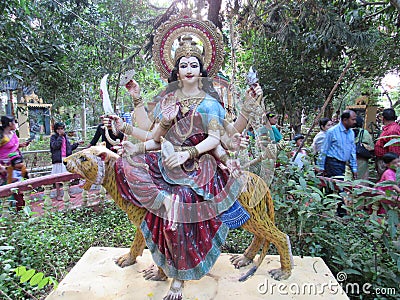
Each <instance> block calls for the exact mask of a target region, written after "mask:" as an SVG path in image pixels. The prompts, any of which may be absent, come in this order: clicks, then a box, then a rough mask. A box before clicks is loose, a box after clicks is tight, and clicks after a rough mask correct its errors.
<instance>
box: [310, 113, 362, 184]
mask: <svg viewBox="0 0 400 300" xmlns="http://www.w3.org/2000/svg"><path fill="white" fill-rule="evenodd" d="M356 118H357V115H356V113H355V112H354V111H352V110H345V111H343V113H342V114H341V116H340V122H339V123H338V124H337V125H335V126H333V127H331V128H330V129H328V131H327V132H326V136H325V140H324V143H323V145H322V149H321V154H320V157H319V160H318V168H319V170H321V171H323V172H324V174H325V175H326V176H327V177H333V176H344V173H345V168H346V163H347V162H349V165H350V169H351V171H352V173H353V177H354V179H357V159H356V144H355V143H354V132H353V130H352V129H351V128H353V127H354V126H355V124H356Z"/></svg>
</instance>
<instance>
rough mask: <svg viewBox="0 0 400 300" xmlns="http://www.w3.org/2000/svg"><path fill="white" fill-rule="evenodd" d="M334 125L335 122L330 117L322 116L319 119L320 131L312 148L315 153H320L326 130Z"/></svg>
mask: <svg viewBox="0 0 400 300" xmlns="http://www.w3.org/2000/svg"><path fill="white" fill-rule="evenodd" d="M332 126H333V122H332V121H331V119H329V118H322V119H320V120H319V128H320V129H321V131H320V132H318V133H317V135H316V136H315V137H314V139H313V142H312V145H311V147H312V149H313V152H314V154H315V155H318V154H319V153H320V152H321V148H322V144H323V143H324V140H325V135H326V131H327V130H328V129H329V128H331V127H332Z"/></svg>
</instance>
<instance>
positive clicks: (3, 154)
mask: <svg viewBox="0 0 400 300" xmlns="http://www.w3.org/2000/svg"><path fill="white" fill-rule="evenodd" d="M16 130H17V121H16V120H15V118H14V117H13V116H2V117H1V126H0V165H1V166H4V167H6V166H9V165H10V163H11V159H10V156H9V154H11V153H18V154H19V155H21V153H20V150H19V148H22V147H26V146H28V145H29V141H26V142H23V143H20V142H19V138H18V136H17V134H16V133H15V131H16ZM6 176H7V175H6V173H4V172H3V173H1V180H2V184H5V183H6V182H7V178H6Z"/></svg>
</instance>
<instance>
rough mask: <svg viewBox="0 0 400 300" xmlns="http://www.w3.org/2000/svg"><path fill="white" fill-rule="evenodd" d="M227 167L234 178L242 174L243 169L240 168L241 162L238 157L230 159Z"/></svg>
mask: <svg viewBox="0 0 400 300" xmlns="http://www.w3.org/2000/svg"><path fill="white" fill-rule="evenodd" d="M226 167H227V168H228V170H229V172H230V173H231V175H232V176H233V178H239V177H240V175H242V171H241V170H240V162H239V160H237V159H228V161H227V162H226Z"/></svg>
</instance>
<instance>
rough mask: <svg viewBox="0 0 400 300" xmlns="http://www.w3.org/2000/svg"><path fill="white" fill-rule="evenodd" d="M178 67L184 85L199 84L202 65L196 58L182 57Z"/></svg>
mask: <svg viewBox="0 0 400 300" xmlns="http://www.w3.org/2000/svg"><path fill="white" fill-rule="evenodd" d="M178 66H179V70H178V75H179V79H180V80H183V81H184V84H186V83H188V84H194V83H196V84H197V82H198V77H200V63H199V60H198V59H197V58H196V57H194V56H191V57H182V58H181V60H180V61H179V65H178Z"/></svg>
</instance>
